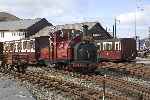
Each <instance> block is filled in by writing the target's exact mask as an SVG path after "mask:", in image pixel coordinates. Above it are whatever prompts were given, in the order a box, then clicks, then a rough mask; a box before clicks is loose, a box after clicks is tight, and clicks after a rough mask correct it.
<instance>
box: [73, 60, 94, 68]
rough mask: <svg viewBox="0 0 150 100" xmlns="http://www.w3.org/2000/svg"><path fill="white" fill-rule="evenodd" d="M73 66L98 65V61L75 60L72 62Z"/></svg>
mask: <svg viewBox="0 0 150 100" xmlns="http://www.w3.org/2000/svg"><path fill="white" fill-rule="evenodd" d="M71 64H72V65H73V67H84V68H86V67H96V65H97V63H93V62H90V61H73V62H71Z"/></svg>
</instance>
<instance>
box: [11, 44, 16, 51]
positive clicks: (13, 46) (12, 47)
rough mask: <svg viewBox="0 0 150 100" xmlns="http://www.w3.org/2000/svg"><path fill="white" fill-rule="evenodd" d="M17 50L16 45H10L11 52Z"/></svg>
mask: <svg viewBox="0 0 150 100" xmlns="http://www.w3.org/2000/svg"><path fill="white" fill-rule="evenodd" d="M14 50H15V43H10V51H14Z"/></svg>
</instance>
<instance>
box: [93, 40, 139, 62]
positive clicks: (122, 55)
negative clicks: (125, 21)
mask: <svg viewBox="0 0 150 100" xmlns="http://www.w3.org/2000/svg"><path fill="white" fill-rule="evenodd" d="M96 44H97V46H98V59H99V60H109V61H110V60H111V61H131V60H134V59H135V58H136V56H137V50H136V41H135V39H133V38H120V39H108V40H100V41H96Z"/></svg>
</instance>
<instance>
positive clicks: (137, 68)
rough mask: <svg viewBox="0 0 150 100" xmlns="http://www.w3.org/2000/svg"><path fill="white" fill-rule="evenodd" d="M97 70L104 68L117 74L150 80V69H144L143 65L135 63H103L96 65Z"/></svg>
mask: <svg viewBox="0 0 150 100" xmlns="http://www.w3.org/2000/svg"><path fill="white" fill-rule="evenodd" d="M98 68H99V69H101V68H104V69H108V70H115V71H118V72H120V73H121V72H122V73H126V74H129V75H132V76H133V77H134V76H136V77H139V78H143V79H146V80H150V67H146V66H145V65H144V64H142V63H141V64H136V63H112V62H103V63H101V64H99V65H98Z"/></svg>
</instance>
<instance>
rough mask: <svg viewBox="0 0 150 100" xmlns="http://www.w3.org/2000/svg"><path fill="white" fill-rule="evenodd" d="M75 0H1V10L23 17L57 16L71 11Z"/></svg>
mask: <svg viewBox="0 0 150 100" xmlns="http://www.w3.org/2000/svg"><path fill="white" fill-rule="evenodd" d="M75 5H76V2H75V1H74V0H63V1H60V0H9V1H8V0H0V11H6V12H9V13H12V14H16V15H17V16H18V17H22V18H36V17H46V18H48V17H55V16H62V15H67V14H68V13H71V12H72V11H71V9H73V8H74V7H75Z"/></svg>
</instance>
